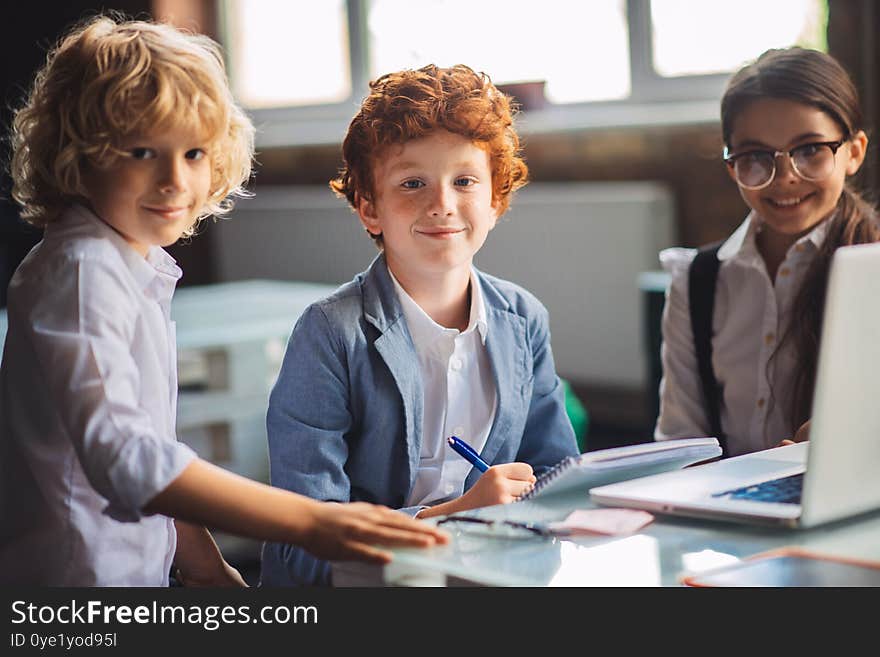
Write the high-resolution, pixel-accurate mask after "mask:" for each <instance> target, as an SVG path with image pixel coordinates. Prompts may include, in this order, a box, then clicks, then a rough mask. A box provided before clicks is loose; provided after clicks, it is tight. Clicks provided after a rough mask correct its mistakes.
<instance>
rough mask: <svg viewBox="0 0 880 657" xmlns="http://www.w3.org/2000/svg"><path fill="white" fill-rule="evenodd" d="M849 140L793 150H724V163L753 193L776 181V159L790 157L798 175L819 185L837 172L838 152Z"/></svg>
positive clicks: (819, 143)
mask: <svg viewBox="0 0 880 657" xmlns="http://www.w3.org/2000/svg"><path fill="white" fill-rule="evenodd" d="M847 141H849V137H844V138H843V139H839V140H837V141H815V142H811V143H809V144H801V145H800V146H796V147H795V148H792V149H791V150H790V151H759V150H754V151H745V152H743V153H731V152H730V149H729V148H727V146H725V147H724V161H725V162H726V163H727V166H729V167H730V168H731V169H733V172H734V174H735V175H736V182H737V183H738V184H739V186H740V187H743V188H745V189H750V190H758V189H764V188H765V187H766V186H767V185H769V184H770V183H772V182H773V178H774V177H775V176H776V158H777V157H779V156H780V155H787V156H788V161H789V162H791V168H792V169H794V172H795V173H796V174H797V175H798V176H800V177H801V178H803V179H804V180H809V181H811V182H815V181H818V180H824V179H825V178H827V177H828V176H830V175H831V173H832V172H833V171H834V164H835V161H836V159H835V157H834V156H835V155H836V154H837V149H838V148H840V147H841V146H842V145H843V144H844V143H846V142H847Z"/></svg>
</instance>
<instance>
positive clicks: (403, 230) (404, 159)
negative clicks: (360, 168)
mask: <svg viewBox="0 0 880 657" xmlns="http://www.w3.org/2000/svg"><path fill="white" fill-rule="evenodd" d="M373 178H374V189H375V199H374V200H373V201H367V200H365V199H359V201H358V215H359V216H360V219H361V222H362V223H363V225H364V227H365V228H366V229H367V230H368V231H369V232H370V233H372V234H373V235H377V234H379V233H381V234H382V240H383V246H384V251H385V257H386V261H387V262H388V267H389V268H390V269H391V271H392V273H394V275H395V276H396V277H397V278H398V280H400V281H401V282H402V283H403V284H404V287H406V285H407V282H409V283H413V284H422V283H424V282H426V281H428V280H430V279H432V278H434V277H436V276H438V275H441V276H442V275H446V274H449V273H458V274H460V275H461V276H462V277H464V276H469V273H470V266H471V262H472V260H473V257H474V254H476V252H477V251H479V250H480V247H482V246H483V243H484V242H485V241H486V236H487V235H488V234H489V231H490V230H492V228H493V227H494V226H495V222H496V220H497V218H498V214H497V211H496V208H495V206H493V204H492V169H491V166H490V163H489V155H488V153H487V152H486V151H485V150H483V149H482V148H480V147H479V146H477V145H475V144H474V143H473V142H471V141H470V140H468V139H466V138H465V137H462V136H461V135H457V134H453V133H450V132H446V131H444V130H438V131H437V132H434V133H431V134H430V135H428V136H427V137H422V138H420V139H415V140H412V141H408V142H406V143H405V144H403V145H402V146H400V145H396V146H395V145H392V146H390V147H389V148H388V149H387V150H386V151H385V152H384V153H383V155H382V156H380V157H379V158H377V162H376V166H375V168H374V170H373Z"/></svg>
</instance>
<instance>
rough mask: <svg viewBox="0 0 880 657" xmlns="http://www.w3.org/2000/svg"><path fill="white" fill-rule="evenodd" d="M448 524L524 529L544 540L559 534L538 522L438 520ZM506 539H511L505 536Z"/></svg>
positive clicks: (439, 523)
mask: <svg viewBox="0 0 880 657" xmlns="http://www.w3.org/2000/svg"><path fill="white" fill-rule="evenodd" d="M447 522H463V523H474V524H479V525H484V526H486V527H489V528H492V527H494V526H496V525H504V526H507V527H513V528H515V529H523V530H525V531H527V532H530V533H532V534H535V535H536V536H540V537H542V538H550V537H553V536H556V535H557V533H556V532H554V531H553V530H552V529H550V528H549V527H548V526H547V525H544V524H541V523H537V522H519V521H516V520H491V519H489V518H479V517H477V516H446V517H445V518H441V519H440V520H438V521H437V524H438V525H442V524H444V523H447ZM504 538H511V537H510V536H505V537H504Z"/></svg>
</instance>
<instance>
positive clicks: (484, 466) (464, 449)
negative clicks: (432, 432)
mask: <svg viewBox="0 0 880 657" xmlns="http://www.w3.org/2000/svg"><path fill="white" fill-rule="evenodd" d="M446 442H448V443H449V446H450V447H451V448H452V449H454V450H455V451H456V452H458V453H459V454H461V455H462V456H463V457H464V458H466V459H467V460H468V461H470V463H471V465H473V466H474V467H475V468H476V469H477V470H479V471H480V472H485V471H486V470H488V469H489V464H488V463H486V462H485V461H484V460H483V459H481V458H480V455H479V454H477V453H476V452H475V451H474V448H473V447H471V446H470V445H468V444H467V443H466V442H464V441H463V440H462V439H461V438H459V437H458V436H450V437H449V438H447V439H446Z"/></svg>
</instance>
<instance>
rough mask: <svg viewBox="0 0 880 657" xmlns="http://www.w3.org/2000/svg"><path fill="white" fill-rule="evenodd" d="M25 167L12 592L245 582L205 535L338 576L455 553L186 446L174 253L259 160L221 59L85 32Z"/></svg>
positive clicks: (9, 522)
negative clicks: (274, 545)
mask: <svg viewBox="0 0 880 657" xmlns="http://www.w3.org/2000/svg"><path fill="white" fill-rule="evenodd" d="M13 153H14V156H13V163H12V173H13V180H14V190H13V193H14V195H15V197H16V199H17V200H18V201H19V202H20V203H21V204H22V208H23V209H22V214H23V216H24V217H25V218H26V219H28V220H29V221H31V222H32V223H34V224H36V225H37V226H41V227H43V228H45V234H44V238H43V240H42V241H41V242H40V243H39V244H38V245H37V246H36V247H35V248H34V249H33V250H32V251H31V253H30V254H29V255H28V256H27V257H26V258H25V260H24V261H23V262H22V264H21V265H20V267H19V268H18V270H17V271H16V273H15V275H14V277H13V279H12V281H11V283H10V287H9V304H8V317H9V330H8V334H7V339H6V344H5V348H4V354H3V362H2V367H0V527H2V529H0V562H2V563H3V568H2V569H0V573H2V574H0V580H2V582H3V583H28V584H48V585H76V586H93V585H115V586H125V585H151V586H159V585H167V583H168V575H169V570H170V568H171V567H172V563H173V565H174V567H175V568H176V569H177V572H178V574H179V577H180V578H181V579H182V581H183V582H184V583H186V584H196V585H198V584H206V585H242V584H243V583H244V582H243V580H242V579H241V577H240V576H239V574H238V573H237V572H236V571H235V569H233V568H231V567H230V566H229V565H228V564H227V563H226V562H225V561H224V560H223V558H222V556H221V555H220V554H219V552H218V551H217V548H216V545H215V544H214V542H213V540H212V539H211V537H210V534H208V532H207V531H206V530H205V529H204V527H202V525H203V524H207V525H210V526H214V527H217V528H219V529H223V530H227V531H230V532H234V533H238V534H242V535H247V536H251V537H255V538H261V539H274V540H284V541H289V542H293V543H297V544H299V545H302V546H303V547H304V548H305V549H307V550H310V551H312V552H314V553H315V554H317V555H320V556H324V557H326V558H333V559H363V560H369V561H380V562H382V561H387V559H388V558H389V556H388V554H387V553H386V552H384V551H382V550H379V549H377V548H375V547H372V544H378V543H384V544H388V545H403V544H406V545H428V544H433V543H434V542H435V541H436V540H444V539H443V537H442V536H441V535H439V534H438V533H437V532H435V531H434V530H432V529H430V528H427V527H424V526H423V525H421V524H419V523H416V522H414V521H412V520H411V519H408V518H406V517H405V516H404V515H402V514H399V513H395V512H393V511H391V510H388V509H383V508H380V507H374V506H369V505H360V506H341V505H328V504H319V503H315V502H314V501H312V500H309V499H307V498H304V497H301V496H298V495H294V494H291V493H288V492H286V491H281V490H278V489H273V488H271V487H268V486H265V485H263V484H258V483H256V482H252V481H250V480H247V479H244V478H242V477H238V476H236V475H233V474H231V473H229V472H226V471H225V470H222V469H220V468H217V467H214V466H212V465H210V464H209V463H207V462H204V461H202V460H200V459H199V458H198V457H197V456H196V455H195V454H194V452H193V451H192V450H191V449H189V448H188V447H186V446H185V445H183V444H181V443H179V442H177V440H176V437H175V429H174V427H175V407H176V396H177V386H176V373H175V366H176V349H175V340H174V327H173V324H172V323H171V321H170V320H169V307H170V301H171V296H172V294H173V291H174V288H175V285H176V283H177V280H178V279H179V277H180V276H181V271H180V269H179V268H178V267H177V265H176V264H175V262H174V260H173V259H172V258H171V257H170V256H169V255H168V254H167V253H166V252H165V251H164V250H163V249H162V248H161V247H163V246H167V245H170V244H173V243H174V242H176V241H177V240H178V238H180V237H181V236H183V235H191V234H192V233H193V232H194V230H195V228H196V226H197V225H198V222H199V221H200V220H201V219H203V218H205V217H207V216H209V215H212V214H213V215H218V214H222V213H224V212H227V211H228V210H229V209H230V207H231V200H230V197H231V196H235V195H240V194H242V193H243V187H242V186H243V184H244V183H245V182H246V181H247V179H248V177H249V175H250V170H251V159H252V154H253V127H252V126H251V123H250V121H249V120H248V119H247V117H246V116H245V115H244V114H243V112H242V111H241V110H240V109H239V108H238V107H237V106H236V105H235V103H234V102H233V100H232V97H231V95H230V91H229V88H228V84H227V80H226V76H225V72H224V69H223V64H222V59H221V56H220V52H219V50H218V48H217V46H216V44H214V43H213V42H212V41H211V40H209V39H208V38H206V37H203V36H194V35H190V34H186V33H184V32H181V31H178V30H176V29H174V28H172V27H170V26H166V25H159V24H153V23H147V22H117V21H115V20H112V19H109V18H105V17H98V18H95V19H92V20H90V21H89V22H87V23H86V24H84V25H82V26H80V27H78V28H76V29H74V30H73V31H71V32H70V33H69V34H68V35H67V36H66V37H65V38H64V39H63V40H62V41H61V42H60V44H59V46H58V47H57V48H56V49H55V50H54V51H53V52H52V53H51V55H50V57H49V59H48V62H47V64H46V65H45V67H44V68H43V69H42V70H41V71H40V73H39V74H38V76H37V78H36V81H35V84H34V87H33V90H32V92H31V94H30V96H29V98H28V101H27V103H26V105H25V106H24V107H23V108H22V109H21V110H20V111H19V112H18V113H17V115H16V118H15V122H14V129H13ZM173 518H176V521H175V520H173ZM191 523H192V524H191Z"/></svg>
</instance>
